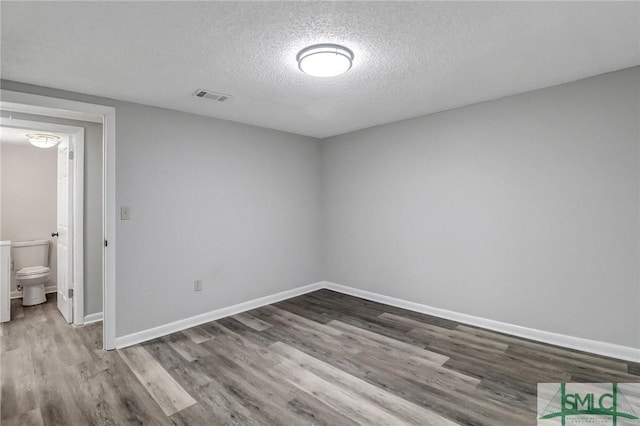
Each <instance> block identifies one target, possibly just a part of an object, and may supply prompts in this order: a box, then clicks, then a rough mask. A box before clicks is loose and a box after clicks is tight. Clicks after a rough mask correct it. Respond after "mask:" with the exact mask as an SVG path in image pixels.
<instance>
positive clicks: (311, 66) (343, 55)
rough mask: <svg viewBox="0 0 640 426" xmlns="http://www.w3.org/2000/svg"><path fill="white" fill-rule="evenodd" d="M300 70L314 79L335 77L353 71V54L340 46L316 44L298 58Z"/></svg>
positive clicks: (304, 50)
mask: <svg viewBox="0 0 640 426" xmlns="http://www.w3.org/2000/svg"><path fill="white" fill-rule="evenodd" d="M296 60H297V61H298V68H300V71H302V72H303V73H305V74H309V75H311V76H314V77H335V76H336V75H340V74H344V73H345V72H347V71H349V69H351V65H352V63H353V52H352V51H351V50H349V49H347V48H346V47H344V46H340V45H338V44H315V45H313V46H309V47H305V48H304V49H302V50H301V51H300V53H298V55H297V56H296Z"/></svg>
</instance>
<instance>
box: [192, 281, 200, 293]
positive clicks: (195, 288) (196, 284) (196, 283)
mask: <svg viewBox="0 0 640 426" xmlns="http://www.w3.org/2000/svg"><path fill="white" fill-rule="evenodd" d="M201 290H202V281H201V280H195V281H194V282H193V291H201Z"/></svg>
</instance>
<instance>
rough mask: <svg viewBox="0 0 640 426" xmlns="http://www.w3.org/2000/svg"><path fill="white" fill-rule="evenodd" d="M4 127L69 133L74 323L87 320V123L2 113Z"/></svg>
mask: <svg viewBox="0 0 640 426" xmlns="http://www.w3.org/2000/svg"><path fill="white" fill-rule="evenodd" d="M0 125H1V126H2V127H12V128H17V129H29V130H42V131H44V132H53V133H65V134H67V135H69V148H70V150H71V151H73V152H74V160H73V169H74V170H73V182H72V188H73V189H72V193H71V194H70V196H71V197H72V199H73V212H72V226H73V229H72V230H71V231H72V232H71V235H72V237H73V241H71V247H72V251H71V253H72V255H73V261H72V264H73V270H71V271H69V272H70V273H71V282H72V288H73V291H74V297H73V324H74V325H83V324H84V268H83V265H84V127H76V126H67V125H63V124H56V123H44V122H41V121H31V120H16V119H9V118H3V117H0Z"/></svg>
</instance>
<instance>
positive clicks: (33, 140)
mask: <svg viewBox="0 0 640 426" xmlns="http://www.w3.org/2000/svg"><path fill="white" fill-rule="evenodd" d="M27 139H29V143H30V144H31V145H33V146H37V147H38V148H52V147H54V146H56V145H57V144H58V142H60V137H59V136H55V135H48V134H45V133H37V134H30V135H27Z"/></svg>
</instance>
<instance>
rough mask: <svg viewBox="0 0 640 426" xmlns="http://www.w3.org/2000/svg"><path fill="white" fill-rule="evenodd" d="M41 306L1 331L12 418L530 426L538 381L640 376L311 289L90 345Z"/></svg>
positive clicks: (98, 335) (87, 332)
mask: <svg viewBox="0 0 640 426" xmlns="http://www.w3.org/2000/svg"><path fill="white" fill-rule="evenodd" d="M101 345H102V324H101V323H97V324H91V325H88V326H85V327H79V328H74V327H73V326H71V325H68V324H65V323H64V321H63V320H62V317H61V316H60V314H59V313H58V312H57V310H56V303H55V295H49V300H48V302H47V303H45V304H43V305H39V306H35V307H29V308H22V306H20V304H19V300H14V301H13V302H12V321H11V322H9V323H6V324H2V327H1V328H0V349H1V353H2V358H1V362H0V376H1V380H2V393H1V405H0V420H1V423H2V425H3V426H12V425H42V424H45V425H55V424H60V425H94V424H95V425H99V424H108V425H125V424H147V425H171V424H177V425H275V424H280V425H356V424H362V425H383V424H384V425H400V424H416V425H454V424H459V425H488V426H498V425H508V426H519V425H535V424H536V415H535V411H536V385H537V383H538V382H640V366H639V365H638V364H633V363H627V362H623V361H619V360H615V359H610V358H605V357H600V356H595V355H590V354H586V353H581V352H576V351H571V350H566V349H562V348H558V347H553V346H549V345H544V344H541V343H536V342H532V341H527V340H523V339H518V338H514V337H510V336H507V335H503V334H498V333H494V332H490V331H486V330H482V329H478V328H474V327H470V326H465V325H462V324H459V323H456V322H453V321H448V320H444V319H440V318H435V317H431V316H428V315H423V314H418V313H414V312H409V311H405V310H402V309H398V308H394V307H391V306H386V305H381V304H378V303H374V302H369V301H366V300H362V299H358V298H355V297H351V296H345V295H342V294H339V293H335V292H332V291H328V290H321V291H317V292H314V293H310V294H307V295H304V296H300V297H297V298H294V299H290V300H287V301H284V302H280V303H276V304H274V305H270V306H265V307H262V308H259V309H255V310H253V311H249V312H246V313H243V314H239V315H235V316H233V317H230V318H225V319H223V320H219V321H214V322H210V323H208V324H204V325H201V326H198V327H194V328H191V329H188V330H184V331H182V332H179V333H174V334H171V335H169V336H166V337H163V338H159V339H155V340H152V341H149V342H146V343H143V344H140V345H136V346H133V347H130V348H126V349H122V350H118V351H110V352H105V351H103V350H101Z"/></svg>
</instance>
